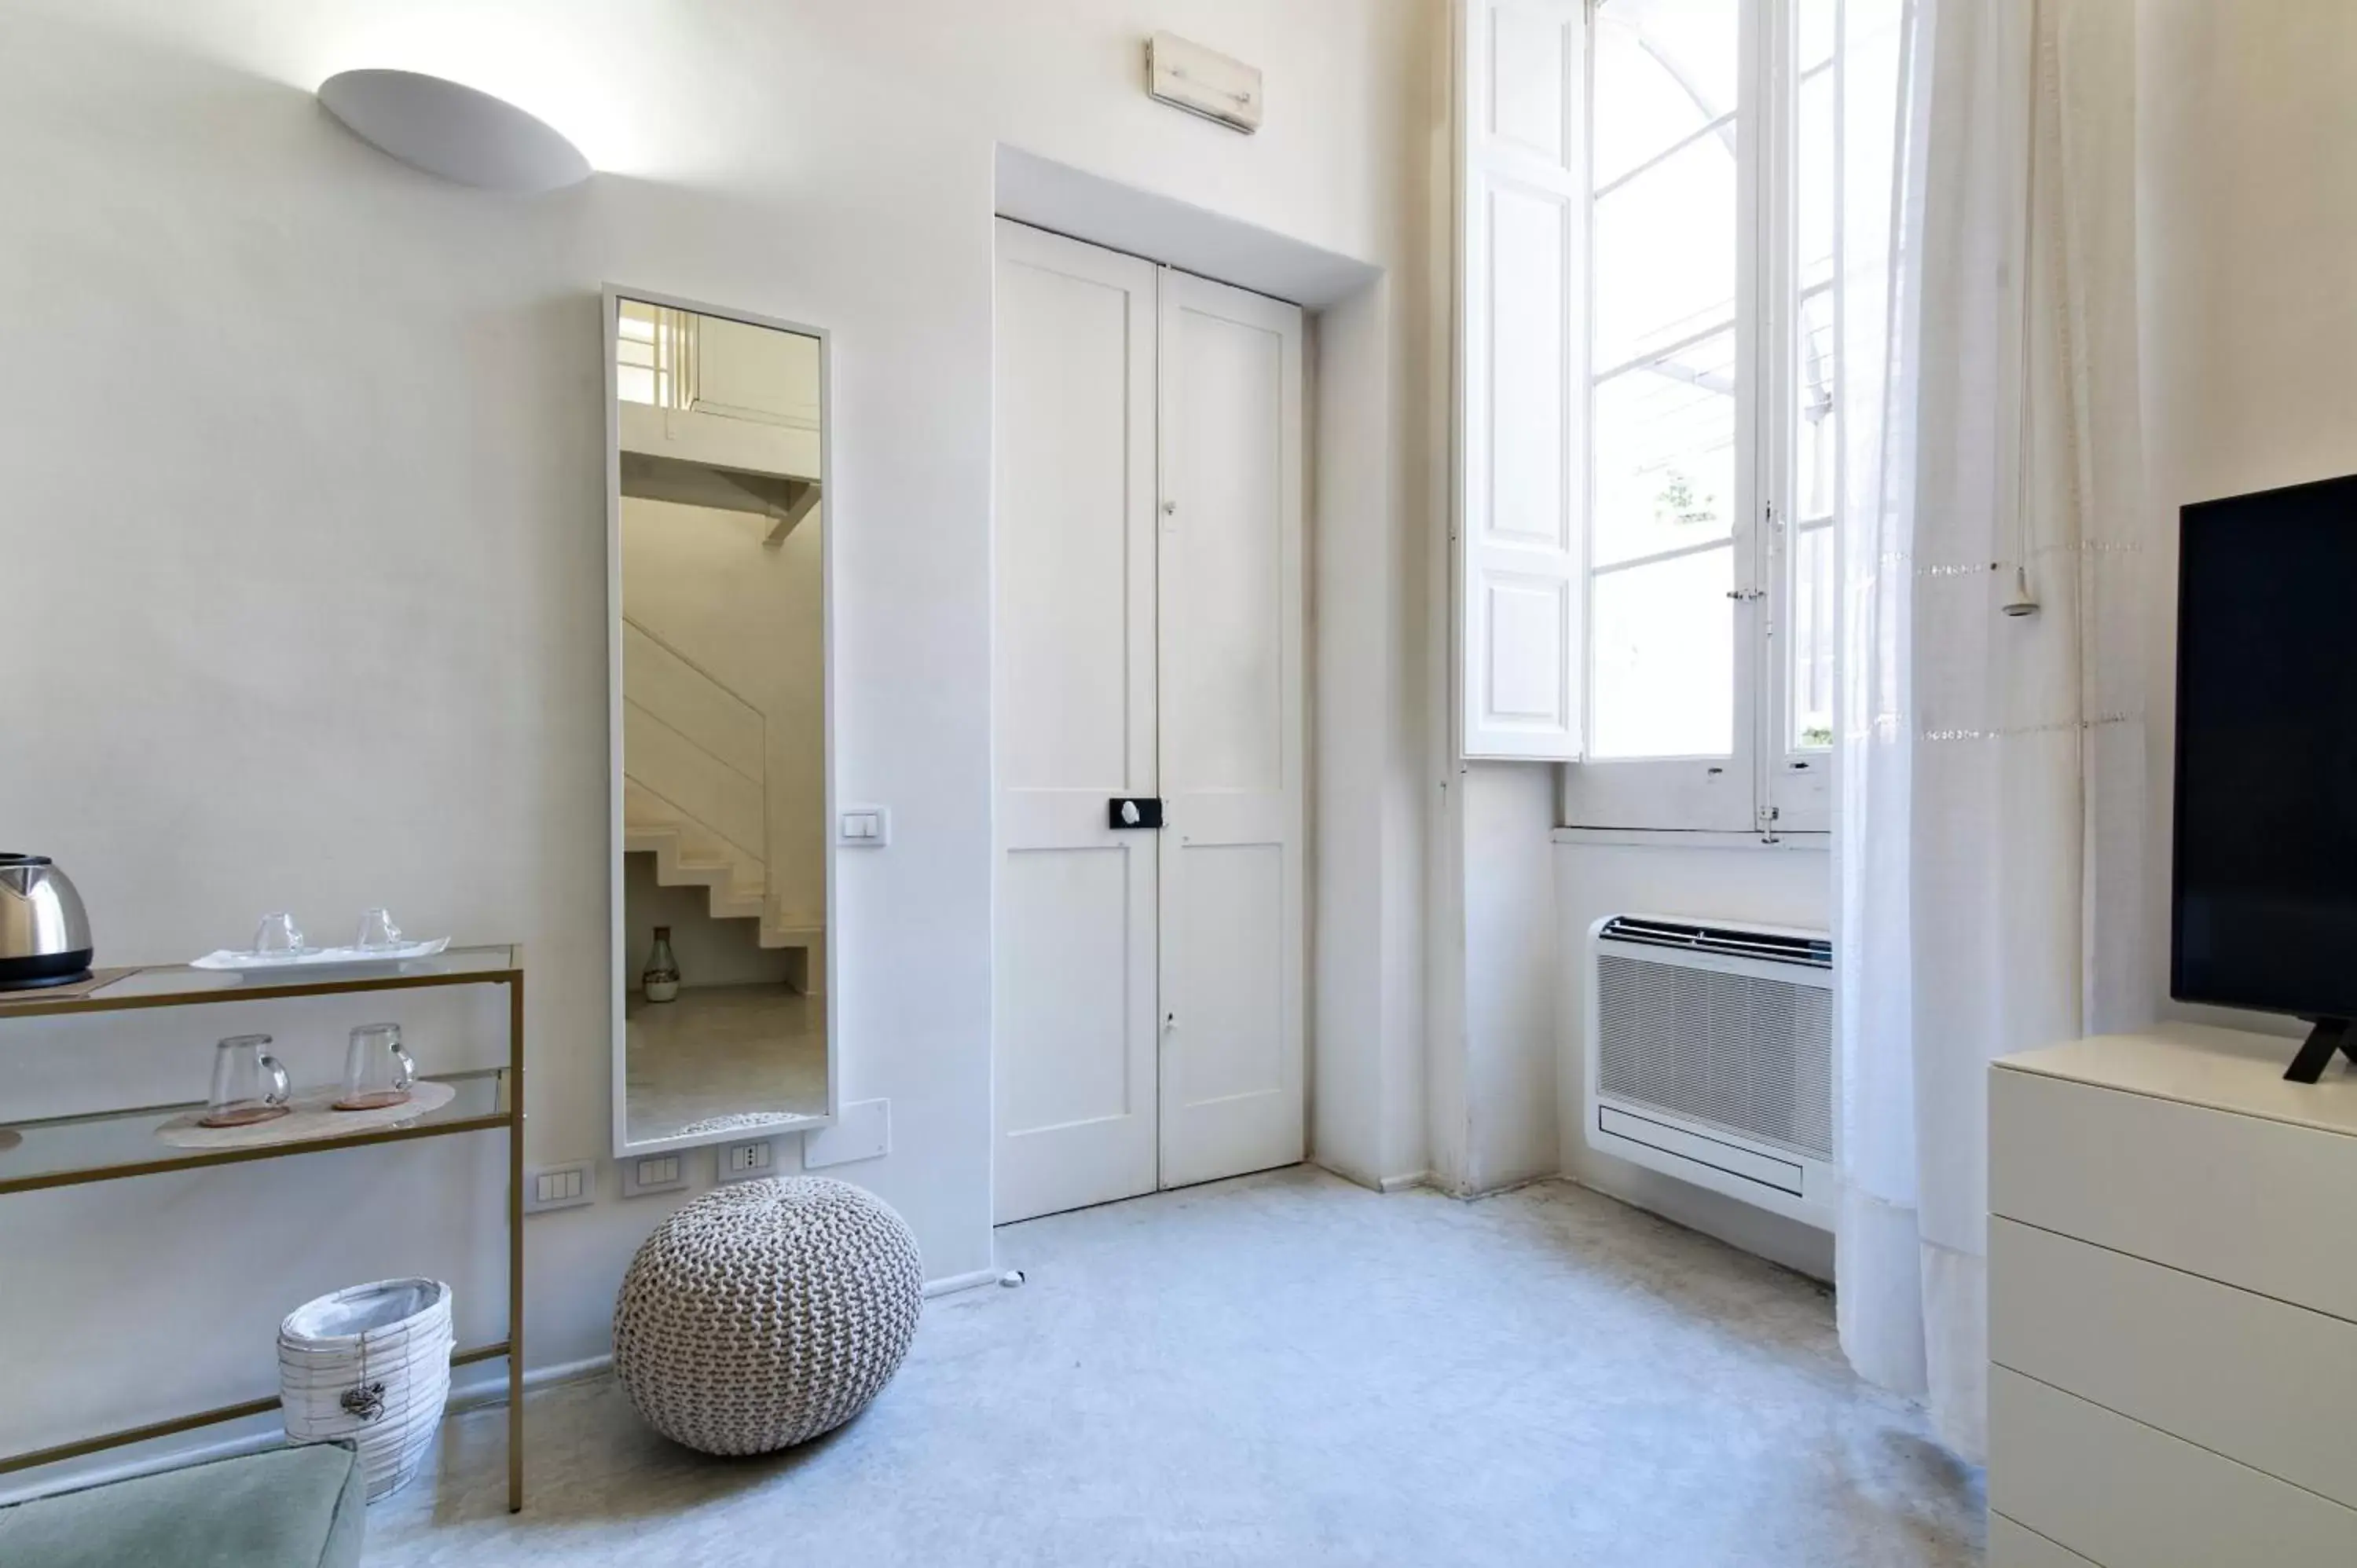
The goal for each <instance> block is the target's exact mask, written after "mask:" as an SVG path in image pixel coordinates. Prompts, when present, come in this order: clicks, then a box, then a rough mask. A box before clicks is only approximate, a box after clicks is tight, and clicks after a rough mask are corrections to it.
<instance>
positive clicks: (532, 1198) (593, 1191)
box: [523, 1160, 597, 1214]
mask: <svg viewBox="0 0 2357 1568" xmlns="http://www.w3.org/2000/svg"><path fill="white" fill-rule="evenodd" d="M595 1202H597V1167H596V1166H594V1165H591V1164H590V1163H589V1162H588V1161H587V1160H576V1161H574V1162H573V1163H572V1164H570V1165H540V1166H536V1167H535V1168H533V1169H532V1170H528V1171H526V1172H524V1173H523V1211H524V1212H525V1213H526V1214H545V1213H547V1212H548V1211H549V1210H550V1209H552V1208H584V1207H586V1206H587V1205H589V1204H592V1203H595Z"/></svg>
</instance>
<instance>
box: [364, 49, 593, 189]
mask: <svg viewBox="0 0 2357 1568" xmlns="http://www.w3.org/2000/svg"><path fill="white" fill-rule="evenodd" d="M319 102H321V103H323V104H325V105H326V106H327V110H328V113H330V114H333V115H334V116H335V117H336V118H337V119H339V120H340V121H342V122H343V123H344V124H345V125H346V126H348V127H349V128H350V130H351V132H352V134H354V135H356V136H358V137H360V139H361V141H363V142H366V143H368V144H369V145H371V146H372V147H375V148H376V149H377V150H378V151H380V152H383V153H386V154H389V155H391V156H393V157H396V158H399V159H400V160H401V161H402V162H403V163H405V164H407V165H409V166H410V167H412V168H418V169H424V170H425V172H426V173H427V174H432V175H439V176H441V177H443V178H444V179H455V180H457V181H458V182H459V183H460V184H461V185H472V186H479V187H480V188H483V189H485V190H498V191H505V192H507V193H508V194H510V195H514V196H536V195H538V194H539V193H540V192H542V191H544V190H555V189H558V188H561V187H564V186H568V185H576V184H578V183H580V182H581V181H582V180H585V179H587V178H588V177H589V160H588V159H587V158H585V157H583V156H581V150H580V149H579V148H578V147H576V146H575V145H573V144H572V143H571V142H568V141H566V140H565V138H564V137H563V136H561V135H559V134H557V133H556V132H555V130H554V129H553V128H552V127H550V126H549V125H548V124H545V123H544V122H543V121H540V120H536V119H534V118H533V116H531V115H530V114H527V113H524V112H523V111H522V110H521V109H519V108H517V107H516V106H515V105H514V104H512V103H510V102H505V101H504V100H502V99H498V98H494V97H492V96H491V95H490V93H488V92H480V91H476V90H475V89H474V88H471V87H463V86H461V85H459V84H458V83H457V82H455V81H444V80H443V79H442V78H440V77H438V76H425V75H421V74H420V73H418V72H416V71H414V70H347V71H339V72H338V73H337V74H336V75H334V76H331V77H329V78H328V80H327V81H323V82H321V83H320V84H319Z"/></svg>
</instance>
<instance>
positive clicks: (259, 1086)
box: [199, 1035, 286, 1127]
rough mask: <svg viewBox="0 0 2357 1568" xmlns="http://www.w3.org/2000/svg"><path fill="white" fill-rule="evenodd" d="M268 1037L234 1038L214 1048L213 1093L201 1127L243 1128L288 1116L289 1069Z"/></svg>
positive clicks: (202, 1118) (200, 1120)
mask: <svg viewBox="0 0 2357 1568" xmlns="http://www.w3.org/2000/svg"><path fill="white" fill-rule="evenodd" d="M269 1044H270V1036H267V1035H231V1036H230V1037H229V1038H228V1039H225V1040H223V1041H221V1043H220V1044H219V1045H217V1046H215V1047H213V1092H212V1096H211V1098H210V1100H208V1101H206V1109H205V1114H204V1115H203V1116H202V1117H201V1118H199V1125H200V1126H205V1127H243V1126H247V1125H249V1124H251V1123H253V1122H267V1121H269V1120H270V1119H271V1118H272V1117H274V1116H284V1115H285V1114H286V1069H285V1068H283V1067H280V1066H279V1065H278V1058H276V1057H274V1056H272V1055H271V1054H270V1052H269V1050H268V1049H267V1048H266V1047H268V1046H269Z"/></svg>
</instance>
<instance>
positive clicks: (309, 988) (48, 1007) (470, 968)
mask: <svg viewBox="0 0 2357 1568" xmlns="http://www.w3.org/2000/svg"><path fill="white" fill-rule="evenodd" d="M522 975H523V955H522V953H520V952H518V951H517V950H515V949H514V948H513V947H511V946H506V945H501V946H498V947H480V948H450V949H447V950H444V951H442V952H438V953H436V954H435V955H434V956H433V957H432V958H413V959H403V960H400V961H396V962H393V963H386V964H382V965H370V966H368V967H365V968H350V969H328V970H320V969H312V970H299V969H297V970H276V971H269V972H257V973H242V972H238V971H236V970H216V969H191V968H189V967H188V965H187V964H184V963H176V964H162V965H157V966H155V967H151V968H145V969H121V970H100V971H99V972H98V975H97V978H96V980H95V982H94V983H91V982H85V983H83V984H81V985H70V986H60V987H59V988H58V989H56V990H55V991H48V992H43V991H15V992H0V1023H5V1022H7V1021H8V1020H9V1019H11V1018H49V1017H55V1016H57V1015H59V1014H65V1013H115V1012H122V1011H124V1010H126V1009H129V1008H134V1007H188V1006H196V1005H200V1004H204V1003H207V1002H251V1001H256V1000H259V999H263V998H267V997H273V996H333V995H337V994H339V993H347V992H356V991H406V990H409V989H412V988H414V987H416V986H422V985H496V984H503V983H509V982H511V981H518V980H521V979H522Z"/></svg>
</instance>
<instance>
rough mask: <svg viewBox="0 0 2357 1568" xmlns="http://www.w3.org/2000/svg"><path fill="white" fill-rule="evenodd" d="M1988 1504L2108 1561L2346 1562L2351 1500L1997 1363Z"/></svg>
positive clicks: (2164, 1565)
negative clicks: (2345, 1503)
mask: <svg viewBox="0 0 2357 1568" xmlns="http://www.w3.org/2000/svg"><path fill="white" fill-rule="evenodd" d="M1989 1455H1990V1457H1989V1477H1988V1485H1989V1507H1990V1509H1993V1510H1994V1511H1996V1512H1997V1513H2001V1514H2003V1515H2005V1516H2006V1517H2007V1519H2011V1520H2018V1521H2020V1522H2021V1523H2022V1524H2025V1525H2027V1526H2029V1528H2030V1529H2031V1530H2035V1531H2037V1532H2038V1533H2039V1534H2040V1535H2042V1536H2044V1537H2046V1538H2047V1539H2048V1540H2049V1541H2053V1542H2055V1543H2056V1544H2057V1545H2060V1546H2062V1547H2065V1548H2067V1549H2068V1550H2070V1551H2072V1552H2077V1553H2078V1554H2079V1555H2080V1556H2082V1557H2085V1558H2088V1559H2090V1560H2091V1561H2093V1562H2095V1563H2101V1564H2103V1568H2230V1565H2231V1568H2241V1565H2243V1564H2249V1565H2251V1568H2259V1565H2260V1564H2265V1565H2266V1568H2349V1564H2351V1563H2357V1509H2345V1508H2342V1507H2341V1505H2340V1504H2339V1503H2335V1502H2330V1501H2327V1500H2326V1499H2325V1498H2320V1497H2318V1496H2317V1495H2316V1494H2315V1493H2313V1492H2309V1491H2303V1490H2301V1489H2300V1488H2299V1487H2295V1486H2293V1485H2291V1484H2290V1483H2289V1482H2287V1481H2279V1480H2276V1478H2275V1477H2272V1476H2267V1475H2263V1474H2261V1473H2260V1472H2259V1471H2257V1470H2254V1469H2252V1468H2251V1467H2250V1466H2247V1465H2239V1464H2236V1463H2235V1462H2234V1461H2233V1460H2232V1459H2227V1458H2223V1457H2221V1456H2220V1455H2216V1454H2212V1453H2211V1452H2210V1451H2209V1450H2207V1449H2204V1448H2197V1447H2195V1446H2194V1445H2193V1444H2190V1443H2187V1442H2185V1441H2184V1440H2183V1439H2181V1438H2176V1437H2171V1436H2169V1434H2167V1433H2165V1432H2159V1431H2157V1430H2155V1429H2154V1428H2152V1427H2149V1426H2146V1425H2144V1424H2143V1423H2139V1422H2134V1421H2130V1420H2129V1419H2128V1418H2127V1417H2126V1416H2124V1415H2118V1414H2115V1413H2114V1412H2111V1411H2107V1410H2105V1409H2104V1408H2103V1407H2101V1406H2100V1405H2094V1404H2090V1403H2088V1402H2086V1401H2085V1400H2083V1399H2078V1398H2076V1397H2074V1396H2072V1395H2071V1394H2066V1393H2064V1392H2062V1391H2061V1390H2059V1389H2052V1388H2049V1387H2048V1386H2047V1385H2045V1384H2044V1383H2040V1382H2037V1381H2035V1380H2031V1379H2029V1378H2026V1377H2023V1376H2022V1375H2021V1374H2020V1373H2018V1372H2015V1371H2010V1370H2008V1369H2006V1368H2004V1367H1992V1368H1990V1369H1989Z"/></svg>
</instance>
